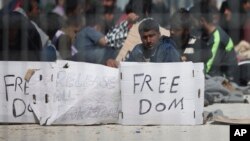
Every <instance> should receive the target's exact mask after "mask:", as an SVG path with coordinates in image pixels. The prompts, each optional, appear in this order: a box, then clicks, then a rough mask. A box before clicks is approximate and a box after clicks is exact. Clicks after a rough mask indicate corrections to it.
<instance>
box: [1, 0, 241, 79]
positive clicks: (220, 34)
mask: <svg viewBox="0 0 250 141" xmlns="http://www.w3.org/2000/svg"><path fill="white" fill-rule="evenodd" d="M39 2H40V1H39V0H12V1H11V2H10V3H9V4H8V5H7V6H5V7H4V8H3V9H1V12H0V16H1V22H0V28H1V29H0V41H1V42H0V50H1V51H0V52H1V53H0V60H15V61H20V60H22V61H55V60H56V59H65V60H73V61H82V62H89V63H96V64H103V65H107V66H110V67H118V65H119V62H117V61H116V60H115V58H116V56H117V55H118V53H119V51H120V49H121V47H122V46H123V43H124V41H125V40H126V38H127V35H128V33H129V30H130V28H131V26H132V25H133V24H134V23H136V22H139V28H138V32H139V34H140V39H141V42H142V43H140V44H138V45H136V46H135V47H134V48H133V50H132V51H131V52H129V53H128V54H127V56H126V59H125V61H131V62H181V61H193V62H203V63H204V66H205V72H206V74H209V75H211V76H224V77H226V78H228V79H229V80H231V81H235V82H237V81H238V76H237V75H238V74H239V72H238V71H239V70H238V61H237V56H236V52H235V50H234V42H233V39H232V38H231V37H230V36H229V35H228V33H227V32H225V31H224V29H223V28H221V27H220V26H219V24H218V22H217V20H218V18H216V16H215V15H216V14H215V13H216V12H215V11H216V10H215V9H214V7H213V6H212V5H211V4H210V3H209V2H210V1H209V0H201V2H198V3H195V4H194V6H193V7H192V8H190V9H188V10H187V9H185V8H181V9H179V10H176V12H175V13H173V14H172V15H171V16H170V17H169V13H166V14H165V15H166V16H165V17H166V20H165V22H163V21H164V20H163V18H159V17H158V18H155V17H153V16H154V15H153V14H155V13H154V12H152V10H153V9H152V5H153V3H152V0H145V1H143V0H130V1H129V2H128V4H127V5H126V7H125V12H124V13H122V12H121V10H120V9H119V8H118V7H116V5H115V3H116V0H102V3H101V6H100V4H99V3H97V2H95V1H91V0H56V4H57V5H56V7H55V8H54V9H53V10H51V12H49V14H47V15H46V16H45V17H46V18H48V15H49V16H50V18H49V19H46V18H45V19H44V20H45V21H44V22H45V23H46V24H41V23H40V24H39V23H37V22H36V21H37V19H36V18H35V17H36V16H37V14H38V12H39ZM139 2H141V3H140V5H138V3H139ZM160 5H161V4H160ZM155 6H157V5H155ZM158 6H159V5H158ZM161 6H162V5H161ZM163 9H164V8H163ZM165 11H167V9H165ZM52 13H53V14H52ZM100 13H101V14H100ZM152 13H153V14H152ZM156 15H158V16H159V15H160V14H156ZM159 19H160V20H159ZM17 23H19V24H17ZM51 23H54V25H52V24H51ZM162 23H165V24H166V23H168V25H169V26H166V25H161V24H162ZM44 25H46V26H44ZM161 26H163V27H169V31H170V36H169V37H167V36H163V35H161V33H160V27H161ZM51 27H55V28H53V29H52V30H50V28H51ZM55 29H56V30H55ZM107 29H108V30H107Z"/></svg>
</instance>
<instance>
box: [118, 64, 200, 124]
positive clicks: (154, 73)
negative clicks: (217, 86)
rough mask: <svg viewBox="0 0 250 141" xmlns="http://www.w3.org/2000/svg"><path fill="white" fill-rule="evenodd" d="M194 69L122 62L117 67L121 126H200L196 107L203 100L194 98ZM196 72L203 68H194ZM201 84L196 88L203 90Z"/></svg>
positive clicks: (191, 66) (195, 89)
mask: <svg viewBox="0 0 250 141" xmlns="http://www.w3.org/2000/svg"><path fill="white" fill-rule="evenodd" d="M195 69H196V68H195V67H194V64H193V63H191V62H187V63H128V62H122V63H121V65H120V71H121V95H122V113H123V114H122V116H121V117H122V120H120V121H121V123H122V124H125V125H162V124H172V125H195V124H201V123H200V119H199V120H198V119H197V117H201V116H202V113H201V110H202V108H198V107H197V106H200V105H201V104H200V103H202V102H200V101H203V99H202V98H199V99H198V98H196V97H197V85H196V84H195V83H196V78H195V76H196V74H195V73H196V71H195ZM198 69H202V67H197V70H198ZM197 75H201V73H197ZM197 77H198V76H197ZM199 77H202V76H199ZM199 77H198V78H199ZM198 78H197V79H198ZM197 81H198V80H197ZM200 83H203V85H202V84H201V85H199V87H201V86H204V81H203V82H200ZM203 89H204V88H203ZM202 95H204V93H202V92H201V97H204V96H202ZM197 103H199V104H197ZM202 107H203V105H202ZM198 114H199V115H198Z"/></svg>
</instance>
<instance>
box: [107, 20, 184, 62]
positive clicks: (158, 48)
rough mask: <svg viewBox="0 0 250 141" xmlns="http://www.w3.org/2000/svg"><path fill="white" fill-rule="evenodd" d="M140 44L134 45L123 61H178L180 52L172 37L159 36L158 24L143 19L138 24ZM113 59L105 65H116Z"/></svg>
mask: <svg viewBox="0 0 250 141" xmlns="http://www.w3.org/2000/svg"><path fill="white" fill-rule="evenodd" d="M139 34H140V37H141V41H142V43H141V44H138V45H136V46H135V47H134V49H133V50H132V52H130V53H129V54H128V55H127V58H126V60H125V61H129V62H179V61H180V54H179V53H178V51H177V50H176V49H175V43H174V42H173V40H172V39H170V38H168V37H166V36H161V33H160V27H159V24H158V23H157V22H156V21H155V20H153V19H145V20H143V21H142V22H141V23H140V25H139ZM117 64H118V63H117V62H116V61H115V60H112V59H110V60H108V61H107V66H110V67H117Z"/></svg>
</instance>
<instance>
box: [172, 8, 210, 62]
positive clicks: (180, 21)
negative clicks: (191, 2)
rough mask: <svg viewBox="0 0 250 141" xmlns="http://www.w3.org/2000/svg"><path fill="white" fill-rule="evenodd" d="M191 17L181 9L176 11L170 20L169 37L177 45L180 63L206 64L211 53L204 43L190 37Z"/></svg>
mask: <svg viewBox="0 0 250 141" xmlns="http://www.w3.org/2000/svg"><path fill="white" fill-rule="evenodd" d="M191 27H192V25H191V17H190V14H189V12H188V11H187V10H186V9H184V8H182V9H180V10H178V11H176V12H175V13H174V14H173V15H172V17H171V19H170V36H171V38H172V39H173V40H174V41H175V43H176V45H177V50H178V51H179V53H180V54H181V60H182V61H192V62H203V63H204V64H206V63H207V61H208V60H209V58H210V57H211V56H212V52H211V50H210V48H209V46H207V44H206V42H204V41H203V40H200V39H199V38H197V37H195V36H193V35H191Z"/></svg>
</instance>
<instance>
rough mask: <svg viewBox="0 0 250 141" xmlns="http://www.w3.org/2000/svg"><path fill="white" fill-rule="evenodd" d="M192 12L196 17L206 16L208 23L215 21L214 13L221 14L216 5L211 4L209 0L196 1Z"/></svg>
mask: <svg viewBox="0 0 250 141" xmlns="http://www.w3.org/2000/svg"><path fill="white" fill-rule="evenodd" d="M190 13H191V14H192V15H193V16H194V17H195V18H196V19H201V18H204V19H205V20H206V21H207V22H208V23H213V21H214V15H215V14H219V11H218V9H217V8H216V7H214V6H209V4H208V3H207V2H203V1H202V2H199V3H196V4H195V5H194V6H193V7H192V8H191V9H190Z"/></svg>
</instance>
